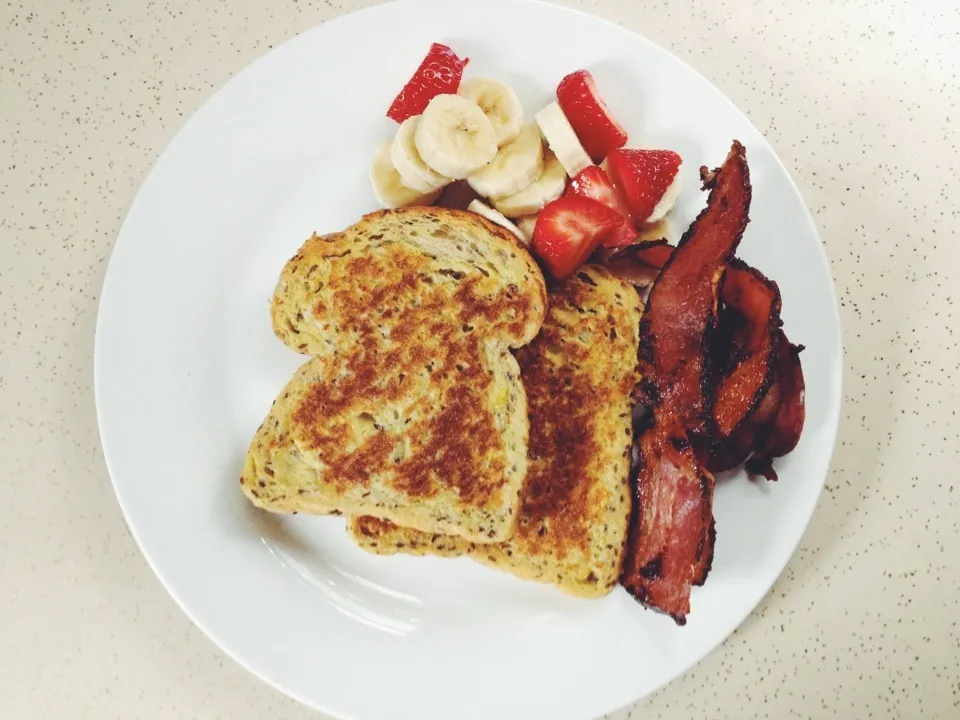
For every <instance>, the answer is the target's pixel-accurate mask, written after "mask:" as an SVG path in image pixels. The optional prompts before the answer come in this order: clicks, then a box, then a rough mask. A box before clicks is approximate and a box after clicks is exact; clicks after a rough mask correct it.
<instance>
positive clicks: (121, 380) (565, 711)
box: [95, 0, 841, 720]
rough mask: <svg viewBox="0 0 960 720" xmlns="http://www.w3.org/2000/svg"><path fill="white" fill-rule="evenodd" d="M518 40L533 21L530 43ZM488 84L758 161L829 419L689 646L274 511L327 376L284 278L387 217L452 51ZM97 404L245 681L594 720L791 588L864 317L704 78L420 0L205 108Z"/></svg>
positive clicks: (115, 458)
mask: <svg viewBox="0 0 960 720" xmlns="http://www.w3.org/2000/svg"><path fill="white" fill-rule="evenodd" d="M505 20H508V22H505ZM435 40H436V41H443V42H446V43H448V44H450V45H451V46H452V47H454V48H455V49H456V50H457V51H458V52H459V53H461V54H466V55H468V56H470V58H472V60H471V64H470V66H469V68H468V74H478V75H479V74H482V75H491V76H494V77H499V78H502V79H504V80H506V81H508V82H509V83H510V84H511V85H513V86H514V87H515V88H516V89H517V90H518V92H519V93H520V95H521V98H522V100H523V101H524V104H525V107H526V109H527V111H528V112H529V113H531V114H532V113H533V112H534V111H535V110H537V109H539V107H540V106H541V105H542V104H545V103H546V102H547V101H548V100H549V99H550V98H551V95H552V92H553V90H554V88H555V87H556V84H557V82H558V81H559V80H560V78H562V77H563V76H564V75H565V74H566V73H568V72H570V71H572V70H574V69H577V68H580V67H585V68H589V69H590V70H591V71H593V73H594V74H595V76H596V77H597V80H598V83H599V86H600V88H601V89H602V91H603V93H604V94H605V96H606V97H607V100H608V101H609V103H610V105H611V106H612V108H613V110H614V112H615V114H616V115H617V116H618V117H619V118H620V119H621V120H622V121H623V123H624V124H625V126H626V127H627V128H628V130H629V131H630V133H631V137H632V140H633V142H635V143H638V144H644V145H651V146H658V147H660V146H662V147H668V148H673V149H675V150H677V151H679V152H680V153H681V155H682V156H683V158H684V160H685V165H684V171H683V172H684V174H685V178H684V179H685V181H686V189H685V190H684V193H683V196H682V198H681V201H680V204H679V207H678V212H677V218H676V221H675V222H676V223H677V226H678V229H680V228H681V227H685V225H686V224H687V223H688V222H689V221H690V220H691V219H692V218H693V217H694V216H695V215H696V213H697V212H698V211H699V209H700V208H701V207H702V205H703V202H704V195H703V194H702V193H701V192H700V191H699V190H698V188H697V185H698V183H697V182H696V173H697V167H698V166H699V165H701V164H707V165H709V166H711V167H712V166H716V165H717V164H719V163H720V162H721V161H722V160H723V158H724V156H725V154H726V152H727V150H728V148H729V146H730V142H731V139H733V138H738V139H740V140H741V141H742V142H743V143H744V144H745V145H746V147H747V152H748V158H749V162H750V170H751V176H752V180H753V188H754V192H753V206H752V210H751V217H752V222H751V223H750V226H749V228H748V230H747V233H746V236H745V238H744V241H743V244H742V246H741V256H742V257H743V258H744V259H745V260H747V261H748V262H751V263H753V264H755V265H756V266H757V267H758V268H760V269H762V270H763V271H764V272H765V273H766V274H768V275H769V276H771V277H772V278H774V279H775V280H777V281H778V282H779V284H780V287H781V290H782V292H783V300H784V311H783V317H784V321H785V323H786V329H787V332H788V333H789V335H790V338H791V340H793V341H794V342H798V343H804V344H805V345H807V346H808V350H807V351H806V352H805V353H804V355H803V363H804V370H805V372H806V380H807V423H806V429H805V431H804V434H803V438H802V440H801V442H800V445H799V447H798V448H797V449H796V451H795V452H794V453H793V454H792V455H790V456H789V457H788V458H786V459H784V460H782V461H781V462H780V463H779V466H778V469H779V471H780V478H781V480H780V482H779V483H777V484H767V483H763V482H761V483H750V482H748V481H747V480H746V479H745V478H736V479H733V480H732V481H728V482H724V483H723V484H722V485H721V486H720V487H719V488H718V490H717V497H716V507H715V509H716V521H717V546H716V559H715V561H714V565H713V572H712V573H711V574H710V577H709V580H708V581H707V584H706V586H705V587H703V588H698V589H696V590H695V591H694V593H693V601H692V602H693V609H692V612H691V614H690V616H689V622H688V624H687V626H686V627H683V628H680V627H677V626H676V625H674V623H673V622H672V621H671V620H670V619H668V618H666V617H664V616H662V615H658V614H655V613H653V612H650V611H647V610H644V609H643V608H642V607H641V606H639V605H637V604H636V603H635V602H634V601H633V600H632V599H630V597H629V596H628V595H627V594H626V593H625V592H623V591H622V590H619V589H618V590H617V591H616V592H614V593H613V594H611V595H609V596H608V597H606V598H604V599H602V600H594V601H588V600H577V599H574V598H570V597H567V596H565V595H563V594H561V593H560V592H558V591H556V590H553V589H552V588H549V587H544V586H539V585H536V584H532V583H525V582H522V581H520V580H517V579H514V578H513V577H511V576H508V575H506V574H501V573H497V572H495V571H493V570H488V569H485V568H482V567H480V566H478V565H475V564H474V563H472V562H471V561H469V560H465V559H464V560H443V559H436V558H405V557H392V558H377V557H373V556H370V555H367V554H365V553H363V552H362V551H360V550H358V549H356V548H355V547H353V546H352V544H351V543H350V542H349V540H348V539H347V537H346V534H345V531H344V527H343V520H342V519H339V518H313V517H304V516H296V517H282V518H281V517H273V516H268V515H266V514H264V513H261V512H258V511H255V510H254V509H253V508H252V507H251V506H250V504H249V503H248V502H247V501H246V499H245V498H244V496H243V495H242V494H241V492H240V489H239V484H238V478H239V474H240V468H241V466H242V464H243V459H244V454H245V451H246V448H247V444H248V442H249V440H250V438H251V436H252V434H253V433H254V431H255V430H256V428H257V426H258V424H259V423H260V421H261V420H262V419H263V417H264V415H265V414H266V412H267V410H268V408H269V406H270V403H271V401H272V400H273V398H274V396H275V394H276V393H277V392H278V391H279V390H280V388H281V387H282V386H283V384H284V383H285V382H286V380H287V379H288V378H289V376H290V375H291V373H292V372H293V370H294V369H295V368H296V367H297V366H298V365H299V363H300V362H301V359H302V358H301V357H300V356H298V355H295V354H293V353H291V352H290V351H288V350H286V349H285V348H284V346H283V345H281V343H280V342H279V341H277V340H276V339H275V338H274V337H273V335H272V332H271V329H270V322H269V317H268V302H269V298H270V296H271V292H272V289H273V286H274V283H275V281H276V278H277V275H278V273H279V271H280V269H281V267H282V266H283V264H284V262H285V261H286V260H287V258H288V257H290V256H291V255H292V254H293V253H294V252H295V251H296V250H297V248H298V247H299V245H300V244H301V242H302V241H303V240H305V239H306V238H307V237H308V236H309V235H310V233H311V232H313V231H317V232H319V233H324V232H329V231H333V230H338V229H342V228H344V227H346V226H347V225H348V224H350V223H351V222H353V221H355V220H356V219H357V218H358V217H359V216H360V215H361V214H362V213H364V212H368V211H370V210H373V209H374V208H375V206H376V204H375V200H374V196H373V194H372V191H371V189H370V186H369V181H368V179H367V167H368V162H369V160H370V157H371V154H372V153H373V150H374V148H375V147H376V145H377V143H378V142H380V141H381V140H383V139H384V138H387V137H389V136H390V135H391V133H392V131H393V129H394V127H395V126H394V125H393V123H391V122H390V121H389V120H387V119H386V118H385V117H384V112H385V111H386V108H387V107H388V106H389V104H390V101H391V100H392V98H393V96H394V95H395V94H396V92H397V91H398V90H399V88H400V87H401V86H402V85H403V83H404V82H405V81H406V80H407V79H408V77H409V75H410V74H411V73H412V72H413V70H414V68H415V67H416V66H417V64H418V62H419V61H420V59H421V58H422V56H423V54H424V53H425V52H426V49H427V47H428V46H429V44H430V43H431V42H432V41H435ZM95 364H96V398H97V409H98V414H99V419H100V431H101V436H102V439H103V446H104V452H105V455H106V458H107V462H108V465H109V468H110V474H111V476H112V478H113V483H114V486H115V488H116V493H117V497H118V498H119V500H120V505H121V507H122V509H123V512H124V515H125V516H126V519H127V522H128V523H129V526H130V530H131V532H132V533H133V535H134V537H135V538H136V540H137V542H138V543H139V545H140V548H141V549H142V551H143V553H144V555H145V556H146V557H147V559H148V561H149V562H150V564H151V566H152V567H153V569H154V570H155V572H156V573H157V575H158V576H159V578H160V580H161V581H162V582H163V584H164V585H165V586H166V588H167V589H168V590H169V592H170V593H171V594H172V595H173V597H174V598H175V599H176V601H177V602H178V603H179V604H180V606H181V607H182V608H183V610H184V611H185V612H186V613H187V614H188V615H189V616H190V618H191V619H192V620H193V621H194V622H195V623H196V624H197V625H198V626H199V627H201V628H202V629H203V630H204V631H205V632H206V633H207V634H208V635H209V636H210V637H211V638H212V639H213V640H214V641H215V642H216V643H217V644H219V645H220V646H221V647H222V648H223V649H224V650H225V651H226V652H228V653H229V654H230V655H231V656H233V657H234V658H235V659H236V660H237V661H238V662H240V663H241V664H243V665H244V666H245V667H247V668H248V669H250V670H251V671H252V672H254V673H256V674H257V675H258V676H260V677H261V678H263V679H264V680H266V681H267V682H269V683H271V684H273V685H275V686H276V687H278V688H280V689H281V690H283V691H284V692H286V693H289V694H290V695H292V696H294V697H296V698H298V699H300V700H301V701H303V702H304V703H307V704H309V705H311V706H313V707H315V708H318V709H320V710H323V711H325V712H327V713H329V714H331V715H334V716H336V717H340V718H352V719H355V720H374V719H377V718H391V720H407V719H409V720H414V719H415V720H440V719H444V720H446V719H447V718H454V717H456V718H467V719H478V720H479V719H481V718H482V719H484V720H487V719H489V718H499V719H500V720H509V719H511V718H531V717H549V718H552V719H553V720H558V719H560V718H578V719H582V718H589V717H594V716H597V715H600V714H602V713H604V712H606V711H611V710H614V709H616V708H618V707H621V706H624V705H626V704H629V703H631V702H632V701H634V700H636V699H637V698H639V697H641V696H643V695H646V694H648V693H650V692H652V691H653V690H654V689H656V688H657V687H659V686H661V685H663V684H664V683H666V682H669V681H670V680H671V679H673V678H675V677H677V676H678V675H680V674H681V673H682V672H684V670H686V669H687V668H689V667H690V666H691V665H693V664H694V663H696V662H697V661H698V660H699V659H700V658H702V657H703V656H704V655H706V654H707V653H708V652H709V651H710V650H711V649H712V648H714V647H715V646H716V645H717V644H718V643H720V642H721V641H722V640H723V639H724V638H725V637H727V635H728V634H729V633H730V632H732V630H733V629H734V628H735V627H736V626H737V625H738V624H739V623H740V622H741V621H742V620H743V619H744V618H745V617H746V615H747V614H748V613H749V612H750V611H751V610H752V609H753V608H754V607H755V606H756V604H757V603H758V602H759V601H760V599H761V598H762V597H763V596H764V594H765V593H766V592H767V590H768V589H769V588H770V586H771V585H772V584H773V582H774V580H775V579H776V578H777V576H778V575H779V574H780V572H781V570H782V569H783V567H784V565H785V564H786V562H787V560H788V559H789V557H790V555H791V553H792V552H793V550H794V548H795V547H796V545H797V543H798V541H799V540H800V536H801V534H802V533H803V531H804V528H805V527H806V525H807V522H808V520H809V519H810V516H811V513H812V512H813V509H814V506H815V504H816V502H817V497H818V495H819V493H820V489H821V487H822V484H823V481H824V477H825V475H826V473H827V467H828V463H829V460H830V455H831V452H832V448H833V443H834V438H835V434H836V428H837V419H838V414H839V405H840V397H841V393H840V377H841V344H840V332H839V322H838V317H837V313H836V308H835V300H834V294H833V288H832V284H831V280H830V275H829V271H828V267H827V263H826V262H825V259H824V254H823V252H822V250H821V247H820V243H819V241H818V238H817V233H816V230H815V228H814V225H813V223H812V221H811V219H810V216H809V215H808V213H807V211H806V209H805V207H804V204H803V201H802V200H801V198H800V196H799V194H798V192H797V190H796V188H795V187H794V185H793V183H792V182H791V181H790V178H789V176H788V175H787V172H786V170H784V168H783V166H782V165H781V164H780V162H779V161H778V160H777V157H776V156H775V155H774V153H773V151H772V150H771V148H770V147H769V145H767V143H766V142H765V141H764V139H763V138H762V137H761V135H760V133H759V132H758V131H757V130H756V129H755V128H754V127H753V125H751V124H750V122H749V121H748V120H747V119H746V118H745V117H744V116H743V114H741V113H740V112H739V111H738V110H737V109H736V108H735V107H734V106H733V105H731V104H730V102H728V101H727V100H726V99H725V98H724V97H723V96H722V95H721V94H720V93H719V92H718V91H717V90H716V89H714V88H713V87H712V86H711V85H710V84H709V83H708V82H707V81H706V80H704V79H703V78H702V77H700V76H699V75H698V74H697V73H696V72H694V71H693V70H691V69H690V68H689V67H687V66H686V65H684V64H683V63H681V62H680V61H678V60H677V59H676V58H674V57H673V56H671V55H670V54H668V53H667V52H665V51H663V50H661V49H660V48H658V47H656V46H655V45H653V44H651V43H649V42H647V41H645V40H643V39H641V38H639V37H637V36H636V35H633V34H631V33H630V32H628V31H626V30H624V29H622V28H619V27H616V26H614V25H612V24H609V23H606V22H603V21H601V20H598V19H595V18H592V17H588V16H585V15H582V14H578V13H576V12H572V11H569V10H566V9H563V8H560V7H555V6H551V5H546V4H539V3H535V2H522V1H520V0H482V2H481V0H475V1H461V2H455V3H454V2H448V1H447V0H427V1H421V2H410V1H403V0H401V1H398V2H390V3H387V4H384V5H380V6H377V7H374V8H372V9H370V10H366V11H363V12H359V13H356V14H353V15H348V16H345V17H342V18H340V19H338V20H336V21H334V22H330V23H328V24H325V25H322V26H320V27H317V28H314V29H313V30H311V31H309V32H306V33H304V34H303V35H301V36H299V37H297V38H296V39H294V40H291V41H290V42H288V43H286V44H285V45H283V46H281V47H279V48H277V49H275V50H273V51H272V52H271V53H270V54H269V55H267V56H266V57H264V58H262V59H260V60H259V61H257V62H256V63H254V64H253V65H252V66H251V67H249V68H248V69H246V70H245V71H244V72H242V73H240V74H239V75H238V76H237V77H235V78H234V79H233V80H231V81H230V82H229V83H227V85H226V86H225V87H224V88H222V89H221V90H220V91H219V92H218V93H217V94H216V95H214V97H213V98H211V99H210V101H209V102H207V103H206V104H205V105H204V106H203V108H202V109H201V110H200V111H199V112H197V113H196V115H194V117H193V118H191V119H190V121H189V122H188V123H187V124H186V125H185V126H184V128H183V129H182V130H181V131H180V133H179V134H178V135H177V137H176V138H175V140H174V141H173V142H172V143H171V145H170V147H169V148H168V149H167V150H166V152H165V153H164V154H163V156H162V157H161V158H160V160H159V161H158V162H157V164H156V167H155V168H154V169H153V171H152V172H151V173H150V176H149V177H148V178H147V180H146V182H145V183H144V184H143V187H142V188H141V190H140V193H139V194H138V196H137V198H136V201H135V202H134V204H133V207H132V208H131V210H130V213H129V215H128V217H127V219H126V221H125V223H124V226H123V230H122V232H121V233H120V237H119V239H118V241H117V245H116V248H115V250H114V252H113V256H112V258H111V260H110V267H109V271H108V273H107V278H106V281H105V283H104V288H103V295H102V300H101V305H100V314H99V318H98V325H97V338H96V363H95Z"/></svg>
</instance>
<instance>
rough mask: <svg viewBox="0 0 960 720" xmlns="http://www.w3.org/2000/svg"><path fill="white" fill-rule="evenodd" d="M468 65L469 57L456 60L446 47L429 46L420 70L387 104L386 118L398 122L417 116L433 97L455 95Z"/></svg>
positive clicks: (452, 52) (455, 55)
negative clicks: (388, 107) (391, 102)
mask: <svg viewBox="0 0 960 720" xmlns="http://www.w3.org/2000/svg"><path fill="white" fill-rule="evenodd" d="M468 62H470V58H463V59H460V58H459V57H457V54H456V53H455V52H454V51H453V50H451V49H450V48H449V47H447V46H446V45H441V44H440V43H433V45H431V46H430V51H429V52H428V53H427V56H426V57H425V58H424V59H423V62H421V63H420V67H419V68H417V71H416V72H415V73H414V74H413V77H412V78H410V81H409V82H408V83H407V84H406V85H404V87H403V90H401V91H400V94H399V95H397V97H396V98H395V99H394V101H393V104H392V105H390V109H389V110H387V117H388V118H390V119H391V120H396V121H397V122H398V123H402V122H403V121H404V120H406V119H407V118H411V117H413V116H414V115H420V114H421V113H422V112H423V111H424V109H426V107H427V105H428V104H429V103H430V101H431V100H433V98H435V97H436V96H437V95H453V94H455V93H456V92H457V88H459V87H460V78H461V77H463V69H464V68H465V67H466V66H467V63H468Z"/></svg>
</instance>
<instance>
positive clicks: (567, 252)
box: [533, 195, 623, 280]
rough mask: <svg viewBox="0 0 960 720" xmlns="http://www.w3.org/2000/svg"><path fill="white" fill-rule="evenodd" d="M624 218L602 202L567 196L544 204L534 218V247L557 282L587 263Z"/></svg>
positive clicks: (577, 196)
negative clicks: (535, 224) (535, 219)
mask: <svg viewBox="0 0 960 720" xmlns="http://www.w3.org/2000/svg"><path fill="white" fill-rule="evenodd" d="M622 222H623V218H622V217H621V216H620V214H619V213H618V212H617V211H616V210H611V209H610V208H608V207H607V206H606V205H604V204H603V203H600V202H597V201H596V200H591V199H590V198H587V197H580V196H579V195H568V196H566V197H562V198H560V199H559V200H555V201H554V202H552V203H550V204H549V205H547V206H546V207H545V208H544V209H543V210H541V211H540V214H539V216H537V226H536V228H534V231H533V248H534V251H535V252H536V253H537V255H538V256H539V257H540V259H541V260H542V261H543V263H544V264H545V265H546V266H547V267H548V268H549V269H550V274H551V275H553V277H555V278H557V279H558V280H562V279H563V278H565V277H567V276H568V275H570V274H571V273H572V272H573V271H574V270H576V269H577V268H578V267H580V266H581V265H582V264H583V263H585V262H586V260H587V258H589V257H590V255H591V254H592V253H593V251H594V250H596V249H597V248H598V247H599V246H600V244H601V243H602V242H603V240H604V238H606V237H607V236H608V235H609V234H610V233H611V232H612V231H613V230H615V229H616V228H617V227H619V226H620V224H621V223H622Z"/></svg>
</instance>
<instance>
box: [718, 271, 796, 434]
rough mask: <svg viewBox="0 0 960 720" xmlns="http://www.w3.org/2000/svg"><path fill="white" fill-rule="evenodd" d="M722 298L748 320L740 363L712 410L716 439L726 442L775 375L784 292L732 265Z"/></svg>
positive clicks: (756, 274)
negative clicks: (778, 331) (781, 297)
mask: <svg viewBox="0 0 960 720" xmlns="http://www.w3.org/2000/svg"><path fill="white" fill-rule="evenodd" d="M721 297H722V298H723V301H724V302H725V303H726V304H727V306H728V307H729V308H733V309H734V310H735V311H736V312H739V313H740V315H742V316H743V318H744V319H745V320H746V325H745V329H744V332H743V337H742V338H741V339H740V340H741V342H740V347H739V348H737V351H738V354H739V357H736V356H735V365H734V367H733V368H732V370H731V371H730V372H729V373H726V374H724V376H723V378H722V379H721V380H720V383H719V386H718V387H717V392H716V395H715V399H714V404H713V422H714V425H715V428H714V431H715V433H716V436H717V437H716V439H717V440H718V441H719V442H723V441H724V440H726V439H727V438H729V437H730V436H731V435H732V434H733V433H734V431H735V430H736V429H737V428H738V427H740V425H742V424H743V422H744V421H745V420H746V419H747V418H748V417H749V416H750V415H751V414H752V413H753V411H754V410H756V409H757V406H758V405H759V404H760V401H761V400H763V398H764V396H765V395H766V394H767V391H768V390H769V389H770V386H771V385H772V384H773V378H774V374H775V370H776V360H777V337H778V333H777V330H778V329H779V327H780V289H779V288H778V287H777V284H776V283H775V282H772V281H770V280H768V279H767V278H765V277H764V276H763V274H762V273H761V272H760V271H759V270H755V269H754V268H752V267H750V266H748V265H747V264H746V263H744V262H741V261H740V260H737V259H735V258H734V259H733V260H732V261H731V262H730V266H729V267H728V268H727V272H726V274H725V275H724V280H723V289H722V291H721Z"/></svg>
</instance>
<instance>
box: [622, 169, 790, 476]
mask: <svg viewBox="0 0 960 720" xmlns="http://www.w3.org/2000/svg"><path fill="white" fill-rule="evenodd" d="M710 177H711V175H707V179H708V180H709V179H710ZM675 249H676V248H674V247H673V246H672V245H669V244H667V243H665V242H657V243H644V244H641V245H635V246H632V247H628V248H620V250H619V252H620V254H621V256H626V255H629V257H630V258H631V259H632V260H633V262H635V263H637V264H639V265H641V266H643V265H646V266H648V267H650V268H654V269H660V268H663V266H664V265H666V264H667V261H668V260H669V259H670V256H671V255H672V254H673V252H674V250H675ZM639 272H642V270H640V271H639ZM720 298H721V300H723V303H724V305H725V308H724V310H723V311H722V312H721V313H720V317H719V322H718V327H717V330H716V332H715V333H714V334H713V341H712V343H711V355H712V360H713V364H714V368H713V372H714V373H715V375H717V376H719V377H720V378H721V379H720V381H719V384H718V385H719V386H718V388H717V391H716V394H715V397H714V402H713V428H712V430H713V434H714V437H713V438H712V442H711V443H710V447H709V448H708V449H707V450H705V451H704V453H703V454H705V455H707V458H706V462H707V467H708V468H709V469H710V471H711V472H715V473H716V472H723V471H725V470H732V469H733V468H735V467H739V466H740V465H743V464H744V463H746V462H747V460H748V459H750V457H751V455H753V456H754V457H753V459H751V460H750V462H749V463H748V465H747V471H748V472H749V473H750V474H752V475H763V476H764V477H766V478H767V479H769V480H776V478H777V474H776V472H775V471H774V470H773V466H772V461H773V458H777V457H782V456H784V455H787V454H788V453H790V452H791V451H792V450H793V448H795V447H796V445H797V442H798V441H799V439H800V433H801V432H802V430H803V423H804V418H805V410H804V393H803V390H804V383H803V368H802V367H801V365H800V360H799V353H800V351H801V350H802V349H803V348H802V346H801V347H799V348H798V346H795V345H791V344H790V342H789V341H788V340H787V339H786V336H784V334H783V332H782V331H781V330H780V329H779V328H780V325H781V320H780V307H781V298H780V289H779V288H778V287H777V284H776V283H775V282H773V281H772V280H769V279H767V278H766V277H764V275H763V274H762V273H761V272H760V271H758V270H756V269H755V268H752V267H750V266H749V265H747V264H746V263H744V262H742V261H741V260H738V259H736V258H734V259H732V260H731V261H730V265H729V267H728V268H727V271H726V275H725V276H724V281H723V283H722V285H721V290H720ZM780 377H785V378H786V380H785V381H784V382H783V386H784V387H783V390H782V391H781V383H780V381H779V378H780ZM781 396H782V399H781Z"/></svg>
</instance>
